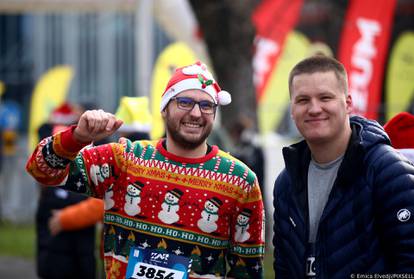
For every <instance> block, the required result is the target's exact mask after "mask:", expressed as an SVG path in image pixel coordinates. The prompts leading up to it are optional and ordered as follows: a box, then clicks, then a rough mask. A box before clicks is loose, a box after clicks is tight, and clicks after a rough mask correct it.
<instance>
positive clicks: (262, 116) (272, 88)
mask: <svg viewBox="0 0 414 279" xmlns="http://www.w3.org/2000/svg"><path fill="white" fill-rule="evenodd" d="M308 53H309V40H308V39H307V38H306V36H305V35H303V34H302V33H299V32H297V31H292V32H290V33H289V34H288V36H287V37H286V42H285V45H284V47H283V50H282V53H281V55H280V57H279V61H278V62H277V63H276V64H275V67H274V68H273V69H272V72H271V74H270V79H269V82H268V83H267V85H266V88H265V89H264V90H265V92H264V94H263V98H262V99H261V100H260V103H259V104H258V122H259V131H260V133H261V134H267V133H270V132H272V131H274V130H275V128H276V127H277V126H278V125H279V124H280V121H281V120H282V118H283V114H284V112H285V111H286V109H287V108H288V106H289V86H288V77H289V73H290V70H291V69H292V68H293V66H294V65H295V64H296V63H298V62H299V61H300V60H301V59H303V58H305V57H306V56H307V55H308Z"/></svg>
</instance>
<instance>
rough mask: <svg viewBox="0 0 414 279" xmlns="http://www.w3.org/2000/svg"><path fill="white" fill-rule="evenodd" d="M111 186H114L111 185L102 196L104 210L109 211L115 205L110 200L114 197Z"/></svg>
mask: <svg viewBox="0 0 414 279" xmlns="http://www.w3.org/2000/svg"><path fill="white" fill-rule="evenodd" d="M113 186H114V184H111V186H109V188H108V190H106V192H105V194H104V209H105V210H109V209H111V208H112V207H114V205H115V201H114V200H113V199H112V198H113V196H114V190H113V189H112V187H113Z"/></svg>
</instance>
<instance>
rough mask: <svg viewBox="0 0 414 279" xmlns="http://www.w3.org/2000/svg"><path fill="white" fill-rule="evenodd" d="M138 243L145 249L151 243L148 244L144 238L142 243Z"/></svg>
mask: <svg viewBox="0 0 414 279" xmlns="http://www.w3.org/2000/svg"><path fill="white" fill-rule="evenodd" d="M140 244H141V247H142V248H144V249H147V248H148V247H151V245H149V244H148V242H147V240H146V239H145V241H144V242H143V243H140Z"/></svg>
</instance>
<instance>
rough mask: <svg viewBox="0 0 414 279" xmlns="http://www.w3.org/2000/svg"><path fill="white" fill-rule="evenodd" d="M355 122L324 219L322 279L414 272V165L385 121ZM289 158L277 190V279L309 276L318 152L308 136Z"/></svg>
mask: <svg viewBox="0 0 414 279" xmlns="http://www.w3.org/2000/svg"><path fill="white" fill-rule="evenodd" d="M350 121H351V127H352V136H351V140H350V142H349V144H348V147H347V151H346V153H345V155H344V159H343V161H342V164H341V166H340V168H339V171H338V176H337V179H336V181H335V183H334V186H333V188H332V191H331V193H330V195H329V199H328V202H327V204H326V206H325V209H324V211H323V214H322V217H321V220H320V223H319V229H318V234H317V239H316V243H315V251H314V255H315V258H316V261H315V271H316V274H317V275H316V278H326V279H336V278H338V279H339V278H341V279H342V278H351V277H350V276H351V274H355V275H356V274H358V273H359V274H361V273H364V274H367V273H370V274H372V273H381V274H384V273H404V272H414V166H413V165H412V163H410V162H408V160H406V159H405V158H404V157H402V156H401V155H400V154H399V153H398V152H396V151H395V149H393V148H392V147H391V146H390V140H389V138H388V136H387V135H386V133H385V132H384V130H383V129H382V127H381V126H380V125H379V124H378V123H377V122H374V121H369V120H367V119H364V118H361V117H356V116H354V117H351V119H350ZM283 155H284V159H285V165H286V168H285V169H284V170H283V171H282V172H281V174H280V175H279V176H278V178H277V180H276V182H275V188H274V208H275V213H274V220H275V224H274V233H275V234H274V238H273V245H274V247H275V252H274V256H275V262H274V268H275V273H276V278H277V279H283V278H289V279H295V278H305V269H306V258H307V256H308V251H307V249H309V248H308V246H309V245H308V238H309V221H308V219H309V218H308V202H307V172H308V166H309V161H310V151H309V149H308V147H307V145H306V143H305V142H304V141H302V142H300V143H297V144H294V145H291V146H289V147H285V148H283ZM355 278H356V277H355Z"/></svg>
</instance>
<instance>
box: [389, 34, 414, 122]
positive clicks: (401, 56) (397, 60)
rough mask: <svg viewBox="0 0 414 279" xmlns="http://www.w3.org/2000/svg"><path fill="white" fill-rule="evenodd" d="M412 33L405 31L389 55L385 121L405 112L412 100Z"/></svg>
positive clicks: (413, 88) (413, 67)
mask: <svg viewBox="0 0 414 279" xmlns="http://www.w3.org/2000/svg"><path fill="white" fill-rule="evenodd" d="M413 49H414V32H412V31H406V32H404V33H402V34H401V35H400V36H399V37H398V39H397V40H396V42H395V44H394V47H393V48H392V51H391V53H390V59H389V66H388V72H387V82H386V83H385V84H386V88H385V104H386V110H387V111H386V112H387V116H386V118H387V119H386V120H390V119H391V118H392V117H393V116H395V115H396V114H397V113H399V112H401V111H406V110H407V109H408V107H409V105H410V102H411V101H412V100H413V98H414V53H413Z"/></svg>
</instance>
